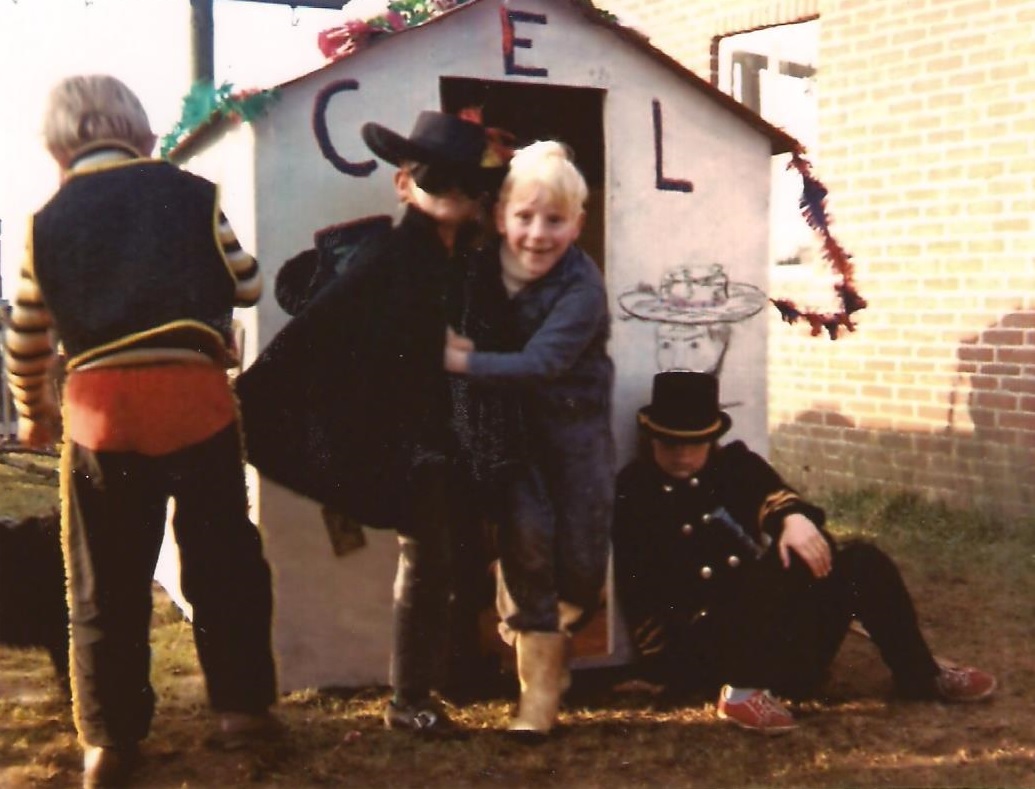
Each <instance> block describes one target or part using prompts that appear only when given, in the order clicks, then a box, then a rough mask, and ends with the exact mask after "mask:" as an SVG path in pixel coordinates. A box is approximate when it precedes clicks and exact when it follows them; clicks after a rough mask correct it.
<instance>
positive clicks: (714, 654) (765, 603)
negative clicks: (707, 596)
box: [680, 541, 938, 697]
mask: <svg viewBox="0 0 1035 789" xmlns="http://www.w3.org/2000/svg"><path fill="white" fill-rule="evenodd" d="M752 569H753V572H752V573H751V574H750V576H749V577H748V580H746V582H745V583H744V585H743V586H742V587H740V588H739V589H738V590H737V593H736V595H735V596H734V597H732V598H731V599H729V600H728V601H727V602H726V603H725V604H722V605H719V606H716V607H714V608H713V609H712V610H711V611H710V612H709V615H708V616H706V617H705V618H704V619H702V620H698V621H697V622H696V623H695V624H694V625H692V626H690V627H689V628H688V632H686V633H685V634H683V638H682V639H680V640H681V641H682V642H683V648H684V649H685V650H686V651H687V652H688V653H689V654H688V655H687V657H688V660H687V661H686V662H685V663H684V666H692V665H696V666H697V668H698V670H699V671H700V672H701V676H703V677H706V678H707V679H708V683H707V684H709V685H717V684H721V683H724V682H728V683H730V684H732V685H738V686H743V687H763V688H770V689H772V690H773V691H775V692H777V693H781V694H783V695H787V696H791V697H804V696H809V695H811V694H813V693H814V692H815V691H816V689H817V688H818V686H819V685H820V684H821V683H822V682H823V680H824V679H825V678H826V675H827V672H828V670H829V668H830V664H831V663H832V662H833V660H834V658H835V656H836V655H837V652H838V650H839V648H840V646H841V643H842V642H843V641H844V638H845V635H846V634H847V632H848V626H849V624H850V623H851V621H852V619H857V620H858V621H859V622H860V623H861V624H862V625H863V627H865V628H866V630H867V631H868V632H869V634H870V636H871V638H872V639H873V642H874V644H875V645H876V646H877V648H878V650H879V651H880V654H881V657H882V658H883V660H884V662H885V664H886V665H887V666H888V668H889V669H890V670H891V673H892V676H893V678H894V680H895V683H896V685H897V687H898V689H899V690H900V691H901V692H902V693H904V694H907V695H910V696H914V697H928V696H931V695H932V694H933V691H934V685H933V680H934V677H935V676H936V675H937V673H938V666H937V664H936V663H935V660H934V658H933V656H932V655H931V651H930V649H929V648H928V646H927V643H926V641H925V640H924V637H923V635H922V634H921V632H920V626H919V623H918V621H917V616H916V611H915V609H914V606H913V601H912V598H911V596H910V594H909V592H908V590H907V589H906V587H905V584H904V582H903V580H902V576H901V574H900V573H899V571H898V568H897V567H896V566H895V564H894V562H893V561H892V560H891V558H890V557H888V555H887V554H885V553H884V552H883V551H881V550H880V549H879V548H877V547H876V546H874V545H871V544H870V543H866V542H861V541H852V542H848V543H846V544H845V545H844V546H842V547H841V548H839V549H838V550H837V551H836V552H835V555H834V569H833V571H832V572H831V574H830V575H829V576H828V577H827V578H824V579H816V578H814V577H813V576H812V574H811V572H810V571H809V570H808V568H807V567H806V566H805V565H804V564H803V563H802V562H801V561H799V560H797V559H795V560H794V561H793V562H792V565H791V567H790V568H789V569H784V568H783V567H782V565H781V564H780V560H779V555H778V552H777V551H776V550H775V549H774V550H771V551H769V553H767V554H766V556H764V557H763V558H762V560H761V561H760V562H759V564H758V565H756V566H755V567H753V568H752Z"/></svg>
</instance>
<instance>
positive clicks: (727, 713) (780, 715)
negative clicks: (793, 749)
mask: <svg viewBox="0 0 1035 789" xmlns="http://www.w3.org/2000/svg"><path fill="white" fill-rule="evenodd" d="M734 693H736V694H737V696H738V698H737V700H736V701H731V700H730V697H731V696H732V695H733V694H734ZM744 694H748V695H744ZM741 696H743V698H741ZM718 713H719V717H720V718H722V719H723V720H728V721H731V722H732V723H735V724H736V725H737V726H740V727H741V728H742V729H750V730H751V731H757V732H759V733H760V734H771V735H772V734H786V733H787V732H791V731H794V730H795V729H796V728H798V724H797V723H795V722H794V716H793V715H791V713H790V711H789V710H788V709H787V708H786V707H784V706H783V705H782V704H781V703H780V702H779V701H777V700H776V699H775V698H773V696H772V694H770V693H769V691H768V690H754V689H751V688H739V689H738V688H734V687H733V686H731V685H723V686H722V690H720V691H719V705H718Z"/></svg>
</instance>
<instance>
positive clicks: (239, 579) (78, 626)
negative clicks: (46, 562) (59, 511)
mask: <svg viewBox="0 0 1035 789" xmlns="http://www.w3.org/2000/svg"><path fill="white" fill-rule="evenodd" d="M66 452H67V453H68V454H67V456H66V459H65V463H66V470H67V473H66V474H65V475H64V477H63V485H64V491H63V494H64V498H65V529H66V538H65V563H66V570H67V572H68V582H69V599H70V620H71V633H72V648H71V649H72V687H73V694H74V700H75V704H74V717H75V722H76V727H77V728H78V730H79V733H80V736H81V739H82V740H83V741H85V742H86V743H87V744H89V745H102V746H118V745H126V744H129V743H134V742H137V741H139V740H142V739H143V738H144V737H146V736H147V733H148V731H149V728H150V724H151V718H152V716H153V714H154V706H155V693H154V689H153V687H152V686H151V681H150V668H151V666H150V664H151V647H150V625H151V611H152V597H151V591H152V579H153V577H154V571H155V565H156V564H157V561H158V554H159V551H160V549H161V544H162V539H163V536H164V533H165V522H166V506H167V503H168V500H169V499H170V498H172V499H173V500H174V501H175V513H174V515H173V521H172V526H173V532H174V534H175V537H176V542H177V545H178V546H179V551H180V566H181V578H180V581H181V586H182V590H183V595H184V597H185V598H186V599H187V601H188V602H190V604H191V605H192V607H193V614H194V618H193V621H192V623H191V624H192V626H193V632H194V641H195V645H196V647H197V652H198V659H199V662H200V664H201V669H202V672H203V674H204V677H205V682H206V689H207V692H208V697H209V701H210V704H211V706H212V708H213V709H215V710H216V711H218V712H245V713H254V712H260V711H263V710H265V709H267V708H268V707H269V706H270V705H271V704H272V703H273V702H274V701H275V699H276V678H275V670H274V661H273V651H272V646H271V634H270V627H271V616H272V592H271V586H270V583H271V582H270V571H269V566H268V565H267V563H266V560H265V558H264V557H263V552H262V541H261V538H260V535H259V531H258V529H256V528H255V526H254V525H253V524H252V523H251V521H250V520H249V519H248V501H247V492H246V489H245V480H244V467H243V464H242V455H241V441H240V434H239V432H238V429H237V426H236V425H231V426H230V427H228V428H226V429H224V430H222V431H220V432H219V433H217V434H216V435H214V436H212V437H211V438H208V439H206V440H204V441H202V442H199V443H197V444H194V445H192V446H189V447H187V448H185V449H182V450H178V451H176V452H172V453H169V454H166V455H161V456H157V457H152V456H145V455H141V454H137V453H133V452H106V451H96V452H95V451H91V450H89V449H87V448H85V447H83V446H80V445H77V444H75V443H69V444H68V445H67V446H66Z"/></svg>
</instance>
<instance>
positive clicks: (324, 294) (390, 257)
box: [237, 209, 523, 533]
mask: <svg viewBox="0 0 1035 789" xmlns="http://www.w3.org/2000/svg"><path fill="white" fill-rule="evenodd" d="M469 264H470V261H468V260H466V259H464V258H463V257H462V256H461V258H459V259H458V258H451V257H450V256H449V255H448V254H447V252H446V249H445V247H444V246H443V245H442V244H441V242H440V241H439V240H438V236H437V235H436V233H435V229H434V224H433V222H432V221H431V220H430V219H429V218H428V217H426V216H425V215H423V214H421V213H419V212H417V211H415V210H413V209H410V210H408V211H407V213H406V215H405V216H404V218H403V220H402V221H401V223H400V224H399V225H398V226H396V227H395V228H393V229H392V230H391V231H389V232H387V233H384V234H382V235H378V236H377V237H375V238H371V239H369V240H367V241H366V242H364V244H363V246H362V247H361V248H360V249H359V250H358V251H357V252H356V253H355V255H354V256H353V257H352V259H351V260H350V261H349V263H348V265H347V266H346V267H345V268H344V270H343V271H341V272H340V273H339V274H338V276H337V277H336V278H335V279H333V280H332V281H331V282H329V283H328V284H327V285H326V286H325V287H324V288H323V290H321V291H320V292H319V293H317V294H316V296H315V297H314V298H313V299H312V300H311V301H310V302H309V303H308V305H307V306H306V307H305V308H304V309H303V310H302V311H301V312H300V313H299V314H298V315H297V316H296V317H295V318H293V319H292V320H291V321H290V322H289V323H288V324H287V325H286V326H285V327H284V328H283V329H282V330H281V331H280V332H279V333H278V334H277V335H276V336H275V337H274V338H273V340H272V341H271V342H270V344H269V345H268V346H267V347H266V348H265V349H264V350H263V352H262V353H261V354H260V356H259V358H258V359H257V360H256V361H255V363H254V364H253V365H252V366H251V367H249V368H248V369H247V370H245V371H244V372H243V373H242V374H241V375H240V376H239V377H238V380H237V395H238V398H239V401H240V406H241V417H242V422H243V429H244V435H245V442H246V449H247V453H248V460H249V462H250V463H252V464H253V465H254V466H255V467H256V468H257V469H258V470H259V471H260V472H261V473H262V474H263V475H264V476H266V477H268V478H269V479H272V480H273V481H275V482H278V483H280V484H282V485H284V486H286V487H288V488H290V489H292V490H294V491H296V492H298V493H300V494H302V495H304V496H307V497H309V498H311V499H314V500H316V501H318V502H321V503H323V504H326V505H329V506H331V507H334V508H335V509H338V510H340V511H342V512H345V513H347V514H348V515H349V516H351V517H352V518H354V519H355V520H357V521H359V522H361V523H363V524H366V525H368V526H372V527H375V528H393V529H397V530H399V531H401V532H404V533H408V532H411V531H412V529H413V526H414V520H415V517H416V514H415V512H414V501H413V499H412V496H411V492H412V489H413V485H412V483H413V480H414V475H415V472H416V470H417V469H418V467H419V466H421V465H422V464H425V463H436V462H454V461H455V460H456V459H457V458H464V460H465V462H466V463H467V464H468V466H469V468H470V470H471V471H472V472H473V473H475V474H476V475H487V474H489V473H493V472H496V471H500V470H502V469H505V468H508V467H510V466H511V465H512V464H513V463H514V462H516V459H517V458H519V456H521V455H522V453H523V437H522V436H523V430H522V427H521V421H520V415H519V414H518V413H517V411H516V408H517V407H516V405H515V403H516V400H515V399H514V398H512V397H510V396H508V395H507V394H506V393H502V392H486V393H479V392H476V391H474V389H473V387H471V386H470V385H469V384H468V383H467V382H464V381H459V380H456V379H452V380H451V376H448V375H447V374H446V373H445V372H444V371H443V368H442V358H443V345H444V340H445V331H446V326H447V324H449V323H450V322H452V323H453V324H454V325H457V324H460V323H467V324H471V325H474V326H475V327H476V328H477V327H479V326H481V330H482V331H486V332H487V331H488V329H487V328H486V327H485V326H484V325H482V324H483V321H469V320H468V321H461V319H460V318H461V315H462V314H463V313H465V310H467V309H469V308H470V307H471V305H472V304H473V303H474V302H475V301H478V302H480V303H481V306H480V307H479V308H478V311H479V312H481V313H484V314H489V315H491V314H493V313H494V312H495V313H496V314H498V315H502V314H503V313H502V312H500V310H499V309H498V306H499V305H498V304H495V302H496V300H499V299H502V300H503V302H505V295H501V294H502V286H501V285H500V286H499V288H497V287H496V286H495V285H494V284H493V282H494V279H495V280H498V273H496V274H495V277H486V278H484V279H483V277H482V276H481V275H479V274H478V273H477V270H476V269H474V268H471V266H470V265H469ZM482 271H484V269H482ZM481 283H488V284H481ZM487 300H488V301H493V302H494V304H490V303H488V301H487ZM504 306H505V304H504ZM451 318H452V319H453V320H452V321H451V320H450V319H451ZM493 344H496V343H493ZM483 395H484V396H483ZM458 420H459V422H460V423H462V425H463V429H459V430H458V429H457V425H458ZM475 458H477V459H476V460H474V459H475Z"/></svg>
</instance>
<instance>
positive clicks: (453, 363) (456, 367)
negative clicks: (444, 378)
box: [443, 345, 469, 373]
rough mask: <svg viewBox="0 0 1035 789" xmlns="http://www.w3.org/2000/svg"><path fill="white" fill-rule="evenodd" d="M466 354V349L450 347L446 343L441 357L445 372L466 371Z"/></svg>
mask: <svg viewBox="0 0 1035 789" xmlns="http://www.w3.org/2000/svg"><path fill="white" fill-rule="evenodd" d="M468 355H469V354H468V351H465V350H462V349H459V348H450V347H449V346H448V345H447V346H446V352H445V355H444V359H443V366H444V367H445V368H446V372H447V373H466V372H467V371H468V364H467V357H468Z"/></svg>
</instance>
